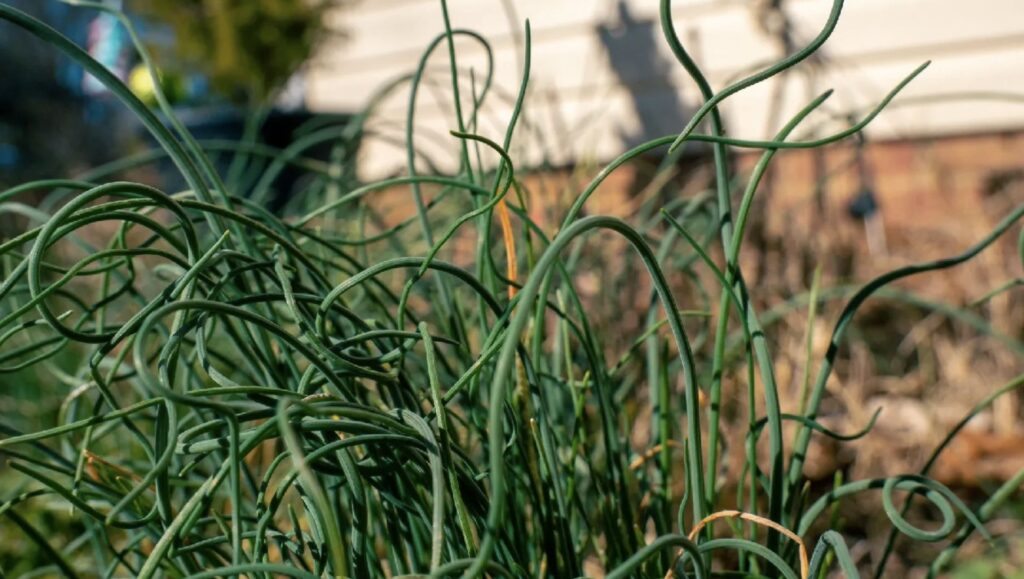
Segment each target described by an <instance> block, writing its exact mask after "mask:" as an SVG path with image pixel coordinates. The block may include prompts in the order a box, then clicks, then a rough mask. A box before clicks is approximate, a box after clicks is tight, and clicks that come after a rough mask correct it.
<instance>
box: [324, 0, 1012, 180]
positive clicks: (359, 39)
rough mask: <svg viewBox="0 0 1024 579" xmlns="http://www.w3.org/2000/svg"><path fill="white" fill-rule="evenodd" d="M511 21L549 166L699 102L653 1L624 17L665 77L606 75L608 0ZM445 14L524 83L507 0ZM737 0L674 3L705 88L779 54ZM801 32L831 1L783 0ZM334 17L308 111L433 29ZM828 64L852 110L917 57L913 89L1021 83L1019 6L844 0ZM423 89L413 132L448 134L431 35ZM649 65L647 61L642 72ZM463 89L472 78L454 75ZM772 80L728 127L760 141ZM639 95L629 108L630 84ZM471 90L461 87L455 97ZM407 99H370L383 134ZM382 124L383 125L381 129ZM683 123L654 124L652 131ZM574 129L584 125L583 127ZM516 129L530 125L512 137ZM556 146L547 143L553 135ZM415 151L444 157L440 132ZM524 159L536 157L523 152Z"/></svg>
mask: <svg viewBox="0 0 1024 579" xmlns="http://www.w3.org/2000/svg"><path fill="white" fill-rule="evenodd" d="M512 3H513V4H514V6H515V12H516V17H518V18H519V19H523V18H529V19H530V22H531V27H532V31H533V43H532V56H533V65H532V67H531V82H530V86H531V93H530V96H529V99H528V107H527V110H528V112H529V116H530V117H531V118H532V119H533V120H534V122H535V123H536V124H537V126H538V127H540V130H541V131H543V132H546V133H548V137H547V138H546V139H545V140H546V141H547V142H548V144H549V145H551V147H552V148H553V149H555V150H556V152H555V153H553V154H552V155H550V156H549V157H550V158H551V160H552V161H553V162H558V163H565V162H570V161H573V160H578V159H580V158H584V157H590V156H592V157H594V158H597V159H599V160H603V159H607V158H608V157H610V156H612V155H615V154H617V153H619V152H621V150H622V149H623V147H624V145H625V142H624V140H623V138H622V135H624V134H625V135H629V134H634V133H636V132H637V131H639V127H640V119H641V117H650V116H651V115H655V116H656V115H659V114H660V115H661V116H662V117H664V118H685V117H680V115H679V114H674V115H673V114H666V112H673V111H667V109H666V107H671V106H672V103H673V102H674V101H673V96H672V94H671V93H668V92H666V88H665V87H666V85H671V86H673V87H674V89H672V90H673V92H674V93H677V94H678V97H677V98H678V99H681V100H682V102H684V103H686V104H687V105H688V107H689V110H688V111H686V112H685V114H689V113H690V112H692V107H693V106H694V105H695V104H697V103H699V99H698V98H697V94H696V91H695V89H694V87H693V84H692V82H691V81H690V80H689V79H688V77H687V76H686V73H685V71H683V69H682V67H680V66H678V65H676V64H675V63H674V61H672V60H671V56H670V55H669V53H668V51H667V49H666V47H665V45H664V42H663V41H662V40H661V37H660V31H659V29H658V28H657V12H658V1H657V0H631V1H630V2H629V3H628V6H629V10H630V12H631V15H632V17H633V19H635V20H637V21H643V20H648V21H652V22H653V24H654V26H655V29H654V32H655V34H656V41H657V45H658V49H659V58H661V59H663V60H664V61H665V62H666V63H670V66H669V68H668V70H669V73H668V74H667V75H666V76H665V77H664V78H645V75H644V73H642V72H641V73H637V72H636V71H625V72H623V73H622V76H619V75H616V74H615V73H614V71H613V70H612V69H611V67H610V65H609V59H608V55H607V51H606V49H605V47H604V46H603V44H602V43H601V40H600V38H599V35H598V32H597V30H598V26H599V25H600V24H601V23H609V24H612V25H613V24H614V23H615V22H616V21H617V20H618V16H617V11H616V5H615V4H616V3H615V2H596V1H591V2H581V1H578V0H513V1H512ZM448 5H449V12H450V16H451V22H452V26H453V27H455V28H466V29H471V30H474V31H477V32H479V33H480V34H482V35H484V36H485V37H486V38H487V39H488V40H489V41H490V43H491V45H492V47H493V49H494V78H495V83H496V86H497V87H499V89H500V92H501V93H502V94H505V95H512V94H515V91H516V88H517V86H518V83H519V74H520V73H519V62H520V60H521V58H522V55H521V54H520V53H519V50H518V48H517V46H518V43H517V39H518V36H519V35H521V30H520V29H515V30H514V29H513V28H512V25H511V23H510V20H509V18H508V17H507V14H506V12H505V10H504V8H503V2H502V0H450V1H449V2H448ZM750 5H751V3H750V2H748V1H745V0H676V1H675V2H674V3H673V15H674V21H675V23H676V27H677V29H678V30H679V33H680V36H681V37H682V39H683V41H684V43H686V44H687V47H688V49H690V50H691V52H692V54H693V55H694V56H695V58H696V59H697V60H698V62H699V63H700V64H701V66H702V68H703V69H704V70H705V71H706V73H707V74H708V76H709V79H710V80H711V82H712V84H713V85H714V86H715V87H716V88H720V87H722V86H724V85H725V84H726V83H727V81H728V80H729V79H730V78H732V77H735V76H736V75H737V74H739V73H740V72H742V71H743V70H746V69H749V68H750V67H752V66H754V65H756V64H758V63H762V62H765V61H766V60H769V59H771V58H772V56H773V55H775V54H776V53H777V48H776V47H775V45H774V44H773V41H772V40H771V39H770V38H768V37H767V36H765V34H764V33H763V32H761V31H760V29H759V28H758V26H757V23H756V22H755V20H754V17H753V14H752V11H751V8H750ZM786 6H787V10H788V13H789V15H790V17H791V18H792V20H793V23H794V27H795V30H796V35H797V38H798V41H800V42H806V40H807V39H809V38H811V37H812V36H813V35H814V34H816V32H817V30H818V29H819V28H820V27H821V25H822V23H823V22H824V20H825V18H826V16H827V14H828V11H829V9H830V6H831V2H829V1H827V0H790V1H789V2H787V3H786ZM331 21H332V24H333V25H334V26H336V27H339V28H341V29H342V30H344V31H345V32H346V33H347V39H346V40H345V41H344V42H339V43H335V44H334V45H332V46H330V47H327V49H326V50H325V51H323V52H322V53H321V55H320V57H319V58H318V59H317V61H316V63H315V66H314V67H313V68H312V71H311V73H310V78H309V94H308V103H309V105H310V107H311V108H313V109H314V110H324V111H332V112H333V111H354V110H359V109H361V108H362V107H363V106H364V105H365V103H366V102H367V101H368V99H369V98H370V97H371V96H372V95H373V94H374V93H375V92H376V90H377V89H378V87H380V86H382V85H383V84H384V83H385V82H387V81H388V80H390V79H393V78H396V77H397V76H399V75H401V74H403V73H408V72H411V71H412V70H413V69H414V68H415V66H416V63H417V62H418V60H419V58H420V55H421V53H422V51H423V50H424V48H425V47H426V46H427V44H428V43H429V42H430V41H431V40H432V39H433V38H435V37H436V36H437V34H438V33H440V32H442V31H443V20H442V15H441V9H440V2H439V1H438V0H405V1H402V0H363V1H362V2H360V3H357V4H355V5H352V6H350V7H349V8H346V9H344V10H342V11H339V12H337V13H336V14H335V15H333V16H332V17H331ZM457 50H458V59H459V65H460V69H462V70H469V69H470V68H472V69H473V71H474V72H475V75H476V78H477V82H478V83H479V82H480V79H481V78H482V76H483V74H484V73H485V69H486V65H485V62H486V60H485V58H484V51H483V50H482V49H481V47H480V45H479V44H478V43H476V42H474V41H471V40H468V39H465V38H460V39H459V42H458V43H457ZM823 54H824V55H825V57H826V58H827V62H828V65H827V66H826V67H825V69H824V72H823V74H822V75H821V78H819V79H817V80H816V83H817V85H818V86H819V88H820V90H824V89H825V88H830V87H831V88H835V89H836V95H835V96H834V97H833V98H832V99H831V101H832V102H831V103H830V106H831V109H832V110H845V109H857V108H862V107H864V106H866V105H868V104H870V103H873V102H876V101H877V100H878V99H880V98H881V97H882V96H884V94H885V93H886V92H887V91H888V90H889V89H890V88H891V87H892V86H893V85H894V84H895V83H896V82H898V81H899V80H900V79H901V78H902V77H903V76H904V75H906V74H907V73H909V72H910V71H911V70H913V69H914V68H915V67H916V66H917V65H918V64H920V63H921V62H922V61H924V60H925V59H931V60H933V61H934V62H933V64H932V66H931V68H930V69H929V70H927V71H926V72H925V73H924V74H923V75H922V76H921V77H920V78H918V79H917V80H916V81H915V82H914V83H913V84H912V85H911V86H910V87H909V88H908V89H907V91H906V93H905V94H906V95H908V96H913V95H917V96H922V95H932V94H939V93H949V92H961V91H968V90H969V91H975V92H980V91H1002V92H1017V93H1020V94H1024V2H1022V0H976V1H974V2H972V3H969V4H967V3H963V2H962V1H958V0H848V1H847V3H846V7H845V8H844V11H843V15H842V17H841V18H840V21H839V27H838V28H837V29H836V31H835V33H834V34H833V36H832V38H830V39H829V42H828V43H827V44H826V45H825V49H824V53H823ZM429 64H430V71H431V72H430V73H429V74H428V78H429V79H431V84H432V85H433V86H435V87H436V88H434V89H429V88H427V87H424V89H423V90H422V91H421V93H420V99H419V105H418V107H417V116H416V122H417V125H418V126H422V127H423V128H424V130H425V131H426V130H432V131H435V132H438V133H440V134H441V135H444V134H446V132H447V130H449V129H451V128H454V127H455V121H454V115H453V113H452V109H451V102H450V100H451V97H450V88H448V86H449V84H450V79H449V77H448V64H447V50H446V46H445V45H444V44H442V45H441V46H440V47H439V49H438V50H437V51H436V52H435V54H434V56H433V57H432V58H431V60H430V61H429ZM806 70H809V67H807V66H802V67H801V68H800V71H798V72H796V73H794V74H789V75H787V78H786V79H785V80H783V81H780V82H784V83H786V87H787V90H786V91H785V95H786V98H785V99H784V102H783V105H782V109H783V111H786V112H788V113H792V112H795V111H796V110H798V109H799V108H800V107H801V106H803V104H804V103H806V101H807V98H808V93H807V89H806V87H805V84H806V83H805V82H804V80H803V75H802V72H803V71H806ZM646 74H647V75H648V76H650V73H646ZM463 76H464V78H463V79H462V81H463V82H462V84H463V85H464V89H463V93H464V96H465V95H467V94H468V93H469V80H468V79H469V76H468V74H465V75H463ZM773 86H774V83H764V84H762V85H758V86H756V87H754V88H753V89H751V90H750V91H749V92H746V93H741V94H739V95H736V96H735V97H734V98H733V99H731V100H730V101H729V102H727V103H726V105H725V106H724V107H723V108H724V110H725V113H726V119H727V122H728V123H729V128H730V133H731V134H733V135H741V136H747V137H751V138H762V137H764V136H765V134H766V131H767V130H768V129H769V128H770V127H768V126H767V119H766V112H765V111H766V108H767V106H766V103H767V102H768V100H769V98H770V95H771V90H772V87H773ZM627 88H628V89H632V90H633V92H634V93H638V94H640V95H641V96H640V98H639V102H640V107H641V108H642V109H643V110H641V111H640V112H639V113H638V112H637V110H636V103H635V102H634V99H633V98H631V96H630V91H629V90H627ZM466 98H468V97H466ZM507 100H508V99H505V100H503V99H500V98H497V97H491V98H490V99H488V101H487V103H486V105H485V109H486V110H485V113H486V114H483V116H482V121H481V127H480V132H481V133H483V134H485V135H487V136H489V137H491V138H494V139H495V140H499V141H500V139H501V136H502V133H503V130H504V124H505V122H506V120H507V118H508V116H509V113H510V107H509V105H508V103H507ZM407 105H408V90H407V88H405V87H403V88H402V89H401V90H398V91H397V92H396V93H395V94H394V95H393V96H392V97H391V98H389V99H386V100H385V101H384V102H383V103H382V104H381V106H380V107H379V109H378V111H379V112H378V118H379V119H380V120H379V121H378V122H379V124H380V125H381V126H382V127H385V128H382V131H385V130H386V131H390V133H389V134H391V133H393V134H395V135H399V136H401V134H402V131H401V125H402V123H404V119H405V112H406V108H407ZM388 126H390V127H391V128H387V127H388ZM1015 127H1024V105H1022V104H1019V103H1008V102H1002V101H985V102H983V103H981V104H980V106H979V104H978V103H966V102H952V103H944V104H932V105H928V106H915V107H910V106H905V107H896V108H893V109H892V110H891V111H888V112H886V113H883V115H882V116H881V117H880V118H879V119H878V120H877V121H876V122H875V123H874V124H873V125H872V129H871V134H872V135H873V136H875V137H885V138H889V137H912V136H920V135H934V134H944V133H952V132H965V131H989V130H1001V129H1008V128H1015ZM662 130H663V131H664V132H672V131H674V130H678V127H673V126H665V127H659V128H658V129H657V131H656V132H659V133H660V132H662ZM584 134H585V136H582V135H584ZM523 140H526V137H525V136H524V137H523ZM553 143H558V146H557V147H556V146H555V145H554V144H553ZM444 146H448V149H449V150H445V151H441V150H435V149H439V148H442V147H444ZM424 147H426V148H427V149H428V150H432V151H433V155H434V156H436V157H438V158H440V159H444V158H450V157H451V153H450V151H451V150H453V149H452V148H451V147H450V144H448V145H445V144H442V145H429V144H427V143H424ZM396 152H397V153H401V151H398V150H397V149H394V148H393V147H392V146H391V145H385V144H381V143H376V144H371V145H370V146H368V148H367V150H366V151H365V153H366V155H365V164H364V166H363V167H364V169H365V170H366V171H367V172H368V173H369V174H374V175H376V174H381V173H386V172H393V171H397V170H400V168H401V167H402V166H403V163H404V161H403V159H404V155H402V154H396ZM528 153H529V154H528V155H527V157H525V158H526V159H528V161H529V162H536V161H537V160H538V159H539V158H540V157H541V154H540V152H539V150H537V149H536V147H532V148H530V150H529V151H528Z"/></svg>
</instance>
